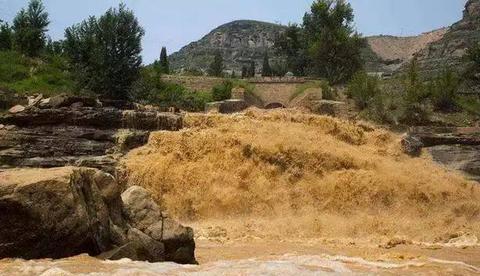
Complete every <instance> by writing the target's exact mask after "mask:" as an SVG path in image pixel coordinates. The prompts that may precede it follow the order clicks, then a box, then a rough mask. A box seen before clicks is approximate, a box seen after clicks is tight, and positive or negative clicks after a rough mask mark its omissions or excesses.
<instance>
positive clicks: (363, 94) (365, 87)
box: [347, 72, 380, 110]
mask: <svg viewBox="0 0 480 276" xmlns="http://www.w3.org/2000/svg"><path fill="white" fill-rule="evenodd" d="M377 94H380V88H379V79H378V78H377V77H375V76H369V75H368V74H367V73H365V72H358V73H356V74H355V75H354V77H353V78H352V80H351V81H350V83H349V84H348V87H347V95H348V96H349V97H351V98H352V99H353V100H354V101H355V104H356V105H357V107H358V108H360V109H362V110H363V109H365V108H367V107H368V106H369V105H370V103H371V101H372V99H373V98H374V97H375V96H376V95H377Z"/></svg>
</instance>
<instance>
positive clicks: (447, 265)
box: [0, 255, 480, 276]
mask: <svg viewBox="0 0 480 276" xmlns="http://www.w3.org/2000/svg"><path fill="white" fill-rule="evenodd" d="M0 271H1V272H0V275H2V276H3V275H25V276H27V275H28V276H30V275H41V276H60V275H62V276H63V275H92V276H93V275H95V276H102V275H119V276H123V275H125V276H127V275H128V276H131V275H345V274H347V275H352V274H353V275H372V274H382V275H385V274H386V275H390V274H406V273H416V274H431V273H434V274H437V273H440V274H442V275H448V274H456V275H475V274H478V273H480V268H478V267H475V266H472V265H468V264H466V263H463V262H455V261H446V260H440V259H433V258H427V259H424V260H421V259H418V260H408V261H404V262H388V261H368V260H365V259H363V258H357V257H345V256H332V255H318V256H296V255H283V256H279V257H272V258H261V259H257V258H253V259H244V260H235V261H217V262H212V263H206V264H202V265H198V266H197V265H178V264H174V263H147V262H134V261H131V260H128V259H123V260H119V261H102V260H97V259H95V258H91V257H88V256H85V255H82V256H77V257H73V258H68V259H62V260H35V261H25V260H3V261H0Z"/></svg>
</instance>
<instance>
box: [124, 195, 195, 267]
mask: <svg viewBox="0 0 480 276" xmlns="http://www.w3.org/2000/svg"><path fill="white" fill-rule="evenodd" d="M122 200H123V202H124V203H125V214H126V217H127V219H128V222H129V223H130V224H131V225H132V226H133V227H135V228H137V229H139V230H141V231H142V232H143V233H146V234H147V235H148V236H150V237H152V238H153V239H154V240H156V241H159V242H162V243H163V244H164V245H165V260H166V261H172V262H176V263H184V264H188V263H191V260H192V258H194V252H195V243H194V241H193V230H192V229H191V228H189V227H183V226H182V225H180V224H178V223H176V222H175V221H173V220H172V219H170V218H169V217H168V216H167V215H166V214H165V213H164V212H162V211H161V210H160V208H159V206H158V205H157V204H156V203H155V201H153V198H152V196H151V195H150V193H149V192H148V191H147V190H145V189H144V188H141V187H138V186H133V187H130V188H129V189H128V190H126V191H125V192H124V193H123V194H122Z"/></svg>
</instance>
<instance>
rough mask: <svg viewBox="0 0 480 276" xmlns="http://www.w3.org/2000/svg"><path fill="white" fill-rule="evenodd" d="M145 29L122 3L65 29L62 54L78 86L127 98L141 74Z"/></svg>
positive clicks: (109, 96)
mask: <svg viewBox="0 0 480 276" xmlns="http://www.w3.org/2000/svg"><path fill="white" fill-rule="evenodd" d="M143 34H144V31H143V29H142V27H140V24H139V22H138V20H137V18H136V17H135V15H134V14H133V12H132V11H130V10H128V9H126V7H125V6H124V5H123V4H121V5H120V6H119V7H118V9H114V8H111V9H109V10H108V11H107V12H106V13H105V14H104V15H102V16H100V17H99V18H96V17H93V16H92V17H90V18H89V19H87V20H85V21H83V22H82V23H80V24H77V25H74V26H72V27H70V28H67V30H66V31H65V53H66V56H67V57H68V58H69V60H70V62H71V65H72V69H73V71H74V75H75V77H76V80H77V83H78V84H79V86H80V88H81V89H85V90H87V91H92V92H94V93H96V94H99V95H101V96H103V97H108V98H116V99H128V93H129V91H130V89H131V86H132V84H133V83H134V82H135V81H136V80H138V78H139V77H140V67H141V65H142V57H141V51H142V47H141V39H142V37H143Z"/></svg>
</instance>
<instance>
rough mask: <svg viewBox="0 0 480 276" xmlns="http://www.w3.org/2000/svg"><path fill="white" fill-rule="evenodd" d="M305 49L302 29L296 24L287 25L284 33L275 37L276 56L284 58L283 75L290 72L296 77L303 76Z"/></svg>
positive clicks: (305, 61)
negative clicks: (284, 68) (284, 67)
mask: <svg viewBox="0 0 480 276" xmlns="http://www.w3.org/2000/svg"><path fill="white" fill-rule="evenodd" d="M305 47H306V45H305V41H304V39H303V29H302V28H300V27H299V26H298V25H296V24H292V25H289V26H288V27H287V29H286V30H285V32H283V33H281V34H280V35H279V36H278V37H276V39H275V42H274V49H275V51H276V53H277V54H278V55H280V56H283V57H285V62H286V70H284V71H285V73H286V72H288V71H290V72H292V73H294V74H295V75H296V76H304V75H305V70H306V63H307V58H306V55H305V53H306V51H305ZM285 73H283V74H282V75H285Z"/></svg>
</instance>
